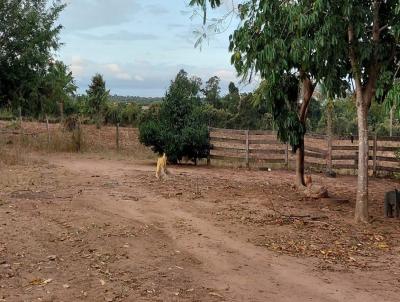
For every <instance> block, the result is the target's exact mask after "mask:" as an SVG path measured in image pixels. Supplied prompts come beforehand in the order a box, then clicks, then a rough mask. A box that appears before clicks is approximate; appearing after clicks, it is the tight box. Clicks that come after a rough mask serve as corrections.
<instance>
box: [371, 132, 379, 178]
mask: <svg viewBox="0 0 400 302" xmlns="http://www.w3.org/2000/svg"><path fill="white" fill-rule="evenodd" d="M377 151H378V139H377V135H376V132H375V134H374V147H373V154H372V161H373V162H372V175H373V176H376V172H377V170H376V167H377V162H376V154H377Z"/></svg>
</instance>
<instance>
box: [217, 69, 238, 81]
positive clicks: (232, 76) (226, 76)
mask: <svg viewBox="0 0 400 302" xmlns="http://www.w3.org/2000/svg"><path fill="white" fill-rule="evenodd" d="M215 75H216V76H217V77H219V78H220V79H221V80H224V81H232V82H234V81H236V80H237V77H236V73H235V72H234V71H233V70H228V69H220V70H217V71H216V72H215Z"/></svg>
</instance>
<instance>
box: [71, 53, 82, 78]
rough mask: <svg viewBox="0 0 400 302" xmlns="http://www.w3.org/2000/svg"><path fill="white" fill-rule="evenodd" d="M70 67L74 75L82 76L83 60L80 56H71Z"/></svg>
mask: <svg viewBox="0 0 400 302" xmlns="http://www.w3.org/2000/svg"><path fill="white" fill-rule="evenodd" d="M70 69H71V71H72V74H73V75H74V76H75V77H79V76H82V75H83V74H84V70H85V68H84V61H83V59H82V58H81V57H80V56H73V57H72V59H71V65H70Z"/></svg>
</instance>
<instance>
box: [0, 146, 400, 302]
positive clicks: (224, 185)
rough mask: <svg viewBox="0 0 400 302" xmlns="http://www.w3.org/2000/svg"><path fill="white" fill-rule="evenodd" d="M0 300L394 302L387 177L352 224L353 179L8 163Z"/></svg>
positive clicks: (0, 184) (398, 258) (399, 291)
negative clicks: (161, 174)
mask: <svg viewBox="0 0 400 302" xmlns="http://www.w3.org/2000/svg"><path fill="white" fill-rule="evenodd" d="M0 168H1V171H2V173H1V176H0V188H1V192H0V234H1V235H0V301H260V302H261V301H363V302H368V301H373V302H375V301H399V299H400V298H399V297H400V271H399V267H400V221H399V220H394V219H386V220H385V219H383V218H382V217H383V201H382V199H383V194H384V192H385V191H386V190H391V189H393V188H395V187H396V186H397V187H398V182H396V181H393V180H383V179H372V180H371V181H370V200H371V202H370V204H371V206H370V212H371V214H372V215H373V217H374V219H373V222H372V223H371V224H370V225H355V224H353V219H352V218H353V208H354V197H355V184H356V178H355V177H353V176H340V177H338V178H336V179H329V178H325V177H324V176H322V175H319V174H313V181H314V183H318V184H322V185H325V186H327V187H328V189H329V192H330V195H331V196H330V198H328V199H319V200H314V199H309V198H306V197H304V196H303V195H302V194H301V193H299V192H298V191H297V190H296V189H295V188H294V187H293V185H292V184H293V183H294V179H295V177H294V174H293V173H292V172H288V171H284V170H281V171H272V172H263V171H246V170H234V169H223V168H208V167H194V166H190V165H187V166H175V167H170V171H171V174H170V175H169V177H168V178H167V180H165V181H157V180H156V179H155V171H154V170H155V167H154V166H153V162H146V161H136V160H126V159H120V160H112V159H104V158H101V157H100V155H96V156H94V155H71V154H53V155H40V154H35V155H33V156H32V160H31V161H30V162H29V164H24V165H13V166H9V165H4V164H3V165H1V166H0Z"/></svg>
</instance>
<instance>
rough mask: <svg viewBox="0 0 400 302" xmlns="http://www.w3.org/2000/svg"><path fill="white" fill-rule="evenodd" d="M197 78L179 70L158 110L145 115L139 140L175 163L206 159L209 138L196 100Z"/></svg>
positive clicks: (203, 114)
mask: <svg viewBox="0 0 400 302" xmlns="http://www.w3.org/2000/svg"><path fill="white" fill-rule="evenodd" d="M200 85H201V82H200V81H199V79H198V78H196V77H192V78H189V77H188V74H187V73H186V72H185V71H184V70H181V71H180V72H179V73H178V74H177V76H176V77H175V79H174V81H172V82H171V85H170V87H169V88H168V90H167V93H166V95H165V98H164V100H163V102H162V104H161V106H160V108H159V110H152V111H149V112H147V113H145V116H144V117H143V119H142V121H141V124H140V126H139V130H140V141H141V142H142V143H143V144H145V145H146V146H151V147H152V149H153V151H154V152H156V153H159V154H162V153H166V154H167V156H168V160H169V161H171V162H178V161H180V160H181V159H182V157H184V156H187V157H188V158H189V159H191V160H193V161H195V162H196V161H197V159H198V158H204V157H207V155H208V153H209V147H210V146H209V138H208V129H207V121H206V118H207V117H206V116H205V110H204V104H202V103H201V101H200Z"/></svg>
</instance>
